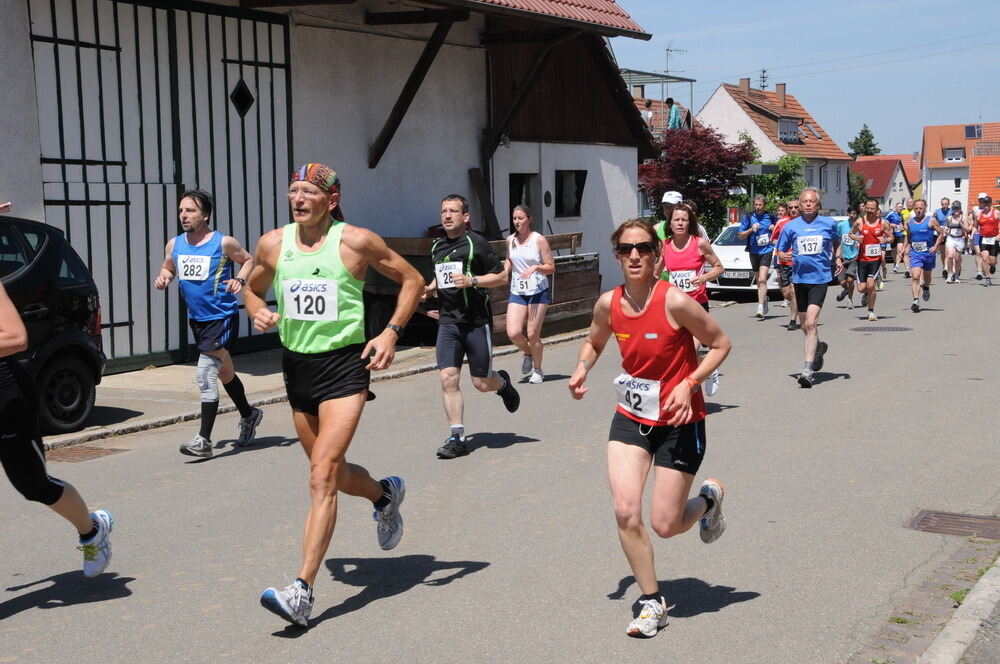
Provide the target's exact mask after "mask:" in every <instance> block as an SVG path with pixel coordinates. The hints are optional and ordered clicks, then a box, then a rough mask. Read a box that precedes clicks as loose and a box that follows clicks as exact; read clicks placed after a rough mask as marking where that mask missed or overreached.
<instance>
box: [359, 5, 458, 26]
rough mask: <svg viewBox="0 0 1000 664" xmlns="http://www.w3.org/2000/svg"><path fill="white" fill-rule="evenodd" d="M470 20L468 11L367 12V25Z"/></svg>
mask: <svg viewBox="0 0 1000 664" xmlns="http://www.w3.org/2000/svg"><path fill="white" fill-rule="evenodd" d="M468 20H469V10H468V9H425V10H423V11H413V12H365V25H413V24H419V23H440V22H442V21H452V22H454V23H460V22H461V21H468Z"/></svg>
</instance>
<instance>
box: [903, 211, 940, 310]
mask: <svg viewBox="0 0 1000 664" xmlns="http://www.w3.org/2000/svg"><path fill="white" fill-rule="evenodd" d="M926 212H927V201H925V200H924V199H922V198H921V199H919V200H917V201H916V202H915V203H914V204H913V214H912V215H910V219H909V220H908V221H907V222H906V249H907V250H908V251H909V257H910V273H911V274H912V275H913V276H912V279H911V282H910V287H911V289H912V291H913V303H912V304H911V305H910V311H912V312H913V313H918V312H919V311H920V303H919V301H918V296H920V297H922V298H923V300H924V302H926V301H928V300H929V299H931V276H932V274H933V272H934V267H935V260H934V257H935V255H936V254H937V250H938V247H940V246H941V244H942V242H943V241H944V231H943V230H942V228H941V226H939V225H938V222H937V221H936V220H935V219H934V217H929V216H926Z"/></svg>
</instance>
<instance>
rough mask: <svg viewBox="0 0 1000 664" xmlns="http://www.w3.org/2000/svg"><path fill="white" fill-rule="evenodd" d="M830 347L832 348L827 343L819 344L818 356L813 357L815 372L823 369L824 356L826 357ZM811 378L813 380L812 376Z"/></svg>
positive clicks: (817, 348) (817, 347)
mask: <svg viewBox="0 0 1000 664" xmlns="http://www.w3.org/2000/svg"><path fill="white" fill-rule="evenodd" d="M829 347H830V346H829V345H828V344H827V343H826V342H825V341H821V342H819V344H817V346H816V355H815V356H813V364H812V370H813V371H819V370H820V369H822V368H823V356H824V355H826V350H827V349H828V348H829ZM810 378H812V376H810Z"/></svg>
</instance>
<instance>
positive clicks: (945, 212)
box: [934, 196, 951, 279]
mask: <svg viewBox="0 0 1000 664" xmlns="http://www.w3.org/2000/svg"><path fill="white" fill-rule="evenodd" d="M949 217H951V199H950V198H948V197H947V196H945V197H944V198H942V199H941V207H939V208H938V209H937V210H934V221H936V222H937V224H938V226H940V227H941V228H947V227H948V218H949ZM938 246H939V249H938V256H940V257H941V267H942V268H943V269H942V270H941V277H942V278H943V279H947V278H948V264H947V263H946V262H945V260H944V257H945V256H944V240H942V241H941V242H940V243H939V245H938Z"/></svg>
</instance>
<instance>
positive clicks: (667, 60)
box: [663, 40, 687, 99]
mask: <svg viewBox="0 0 1000 664" xmlns="http://www.w3.org/2000/svg"><path fill="white" fill-rule="evenodd" d="M663 51H664V64H665V65H666V69H664V70H663V73H664V74H666V75H667V76H669V75H670V74H672V73H678V74H680V73H683V72H684V70H683V69H677V70H673V71H672V70H671V69H670V54H671V53H687V50H685V49H683V48H674V41H673V40H670V41H668V42H667V47H666V48H665V49H663ZM667 85H668V86H669V83H668V84H667ZM667 89H669V88H667ZM665 94H666V90H665V91H664V95H665ZM664 99H666V97H664Z"/></svg>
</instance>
